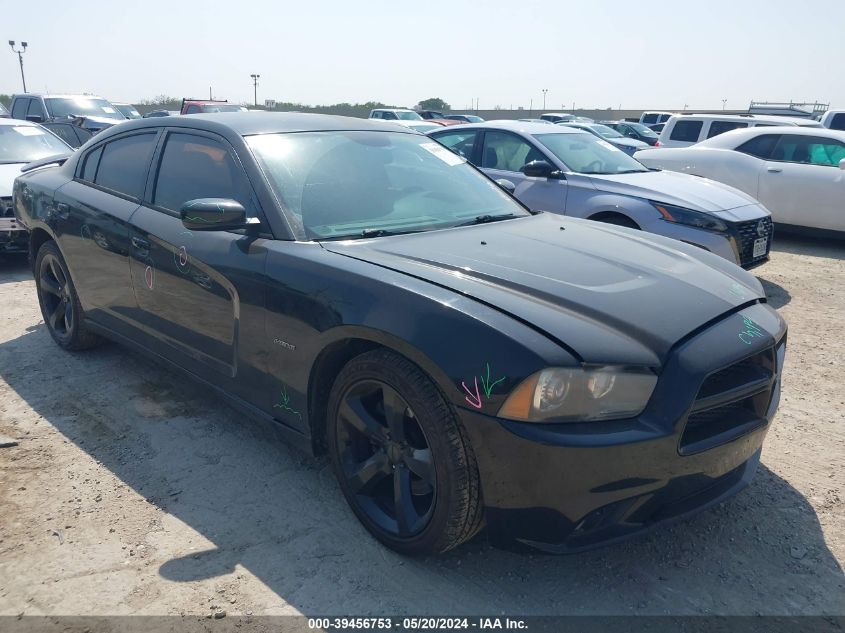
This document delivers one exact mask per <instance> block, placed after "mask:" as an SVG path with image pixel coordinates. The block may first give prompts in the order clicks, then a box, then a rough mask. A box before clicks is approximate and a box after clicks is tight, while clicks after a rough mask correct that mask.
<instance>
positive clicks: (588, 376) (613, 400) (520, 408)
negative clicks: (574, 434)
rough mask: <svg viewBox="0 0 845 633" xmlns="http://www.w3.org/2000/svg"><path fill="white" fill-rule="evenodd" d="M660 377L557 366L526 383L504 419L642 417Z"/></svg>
mask: <svg viewBox="0 0 845 633" xmlns="http://www.w3.org/2000/svg"><path fill="white" fill-rule="evenodd" d="M655 384H657V376H655V375H654V374H653V373H652V372H651V371H649V370H647V369H637V368H626V367H613V366H602V367H585V368H580V367H579V368H567V367H554V368H551V369H544V370H542V371H540V372H537V373H536V374H534V375H533V376H530V377H529V378H527V379H525V380H524V381H523V382H522V383H521V384H520V385H519V386H518V387H517V388H516V389H514V390H513V392H512V393H511V394H510V395H509V396H508V398H507V400H505V404H504V405H502V408H501V409H499V416H501V417H503V418H508V419H511V420H521V421H524V422H585V421H593V420H613V419H622V418H630V417H633V416H635V415H639V414H640V413H642V410H643V409H645V405H646V404H647V403H648V399H649V398H650V397H651V392H652V391H654V386H655Z"/></svg>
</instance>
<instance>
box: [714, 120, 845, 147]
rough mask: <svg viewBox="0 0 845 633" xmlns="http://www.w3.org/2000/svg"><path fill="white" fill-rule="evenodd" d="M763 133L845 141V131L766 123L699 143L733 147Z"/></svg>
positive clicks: (732, 131) (731, 131) (725, 133)
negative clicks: (820, 137)
mask: <svg viewBox="0 0 845 633" xmlns="http://www.w3.org/2000/svg"><path fill="white" fill-rule="evenodd" d="M763 134H789V135H795V136H826V137H829V138H834V139H836V140H838V141H841V142H843V143H845V131H839V130H829V129H827V128H823V127H797V126H794V125H766V126H757V127H749V128H743V129H739V130H730V131H728V132H724V133H722V134H718V135H716V136H714V137H712V138H708V139H706V140H703V141H701V142H700V143H698V146H701V147H720V148H733V147H736V146H737V145H739V144H741V143H744V142H745V141H748V140H751V139H752V138H755V137H757V136H761V135H763Z"/></svg>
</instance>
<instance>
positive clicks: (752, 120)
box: [660, 114, 821, 147]
mask: <svg viewBox="0 0 845 633" xmlns="http://www.w3.org/2000/svg"><path fill="white" fill-rule="evenodd" d="M761 125H767V126H776V125H790V126H802V127H821V124H820V123H818V122H817V121H812V120H809V119H797V118H791V117H783V116H757V115H753V114H680V115H674V116H672V117H671V118H670V119H669V120H668V121H667V122H666V126H665V127H664V128H663V130H662V131H661V132H660V146H661V147H688V146H689V145H695V144H696V143H698V142H700V141H703V140H705V139H708V138H713V137H714V136H718V135H719V134H722V133H724V132H729V131H730V130H737V129H741V128H747V127H758V126H761Z"/></svg>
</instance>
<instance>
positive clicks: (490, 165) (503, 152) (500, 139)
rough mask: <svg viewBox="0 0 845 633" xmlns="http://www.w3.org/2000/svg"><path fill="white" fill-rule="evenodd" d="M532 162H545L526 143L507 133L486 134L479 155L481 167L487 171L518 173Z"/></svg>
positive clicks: (537, 152)
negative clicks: (497, 170) (499, 170)
mask: <svg viewBox="0 0 845 633" xmlns="http://www.w3.org/2000/svg"><path fill="white" fill-rule="evenodd" d="M532 160H546V157H545V156H543V154H542V153H541V152H540V151H539V150H537V149H536V148H534V147H533V146H532V145H530V144H529V143H528V142H527V141H525V140H523V139H521V138H520V137H518V136H516V135H514V134H508V133H507V132H490V131H488V132H486V133H485V134H484V148H483V150H482V153H481V166H482V167H486V168H487V169H501V170H504V171H519V170H520V169H522V167H523V166H524V165H525V164H526V163H530V162H531V161H532Z"/></svg>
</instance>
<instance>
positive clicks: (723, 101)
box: [722, 99, 728, 110]
mask: <svg viewBox="0 0 845 633" xmlns="http://www.w3.org/2000/svg"><path fill="white" fill-rule="evenodd" d="M727 103H728V100H727V99H722V110H724V109H725V105H726V104H727Z"/></svg>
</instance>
